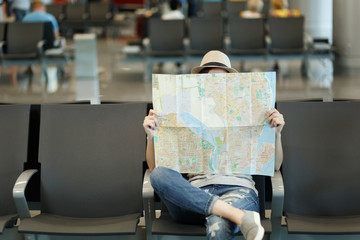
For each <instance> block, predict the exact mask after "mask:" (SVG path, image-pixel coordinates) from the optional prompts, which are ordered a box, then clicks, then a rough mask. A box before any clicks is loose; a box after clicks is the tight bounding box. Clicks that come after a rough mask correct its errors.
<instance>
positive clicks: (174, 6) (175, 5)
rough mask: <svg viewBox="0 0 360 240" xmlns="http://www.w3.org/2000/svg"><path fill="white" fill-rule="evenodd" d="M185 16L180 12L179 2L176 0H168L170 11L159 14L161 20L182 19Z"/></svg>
mask: <svg viewBox="0 0 360 240" xmlns="http://www.w3.org/2000/svg"><path fill="white" fill-rule="evenodd" d="M184 18H185V16H184V14H183V13H182V12H181V3H180V2H179V1H178V0H170V11H168V12H167V13H165V14H163V15H162V16H161V19H162V20H176V19H184Z"/></svg>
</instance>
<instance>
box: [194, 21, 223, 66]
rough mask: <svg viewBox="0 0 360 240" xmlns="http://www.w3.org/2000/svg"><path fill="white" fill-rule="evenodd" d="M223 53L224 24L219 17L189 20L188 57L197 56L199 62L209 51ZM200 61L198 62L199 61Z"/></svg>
mask: <svg viewBox="0 0 360 240" xmlns="http://www.w3.org/2000/svg"><path fill="white" fill-rule="evenodd" d="M214 49H217V50H219V51H224V23H223V19H222V18H221V17H217V18H215V17H212V18H206V17H204V18H202V17H198V18H190V24H189V46H188V49H187V52H188V55H190V56H198V58H197V59H195V61H199V62H200V60H201V58H199V56H201V57H202V56H203V55H204V54H205V53H207V52H208V51H210V50H214ZM199 59H200V60H199Z"/></svg>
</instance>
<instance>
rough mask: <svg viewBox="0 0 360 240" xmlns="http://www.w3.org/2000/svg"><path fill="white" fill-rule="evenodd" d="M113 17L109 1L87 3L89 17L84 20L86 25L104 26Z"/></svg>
mask: <svg viewBox="0 0 360 240" xmlns="http://www.w3.org/2000/svg"><path fill="white" fill-rule="evenodd" d="M112 19H113V14H112V12H111V8H110V4H109V3H100V2H99V3H97V2H91V3H89V18H88V19H87V20H86V24H87V25H88V26H101V27H105V26H106V25H108V24H110V23H111V21H112Z"/></svg>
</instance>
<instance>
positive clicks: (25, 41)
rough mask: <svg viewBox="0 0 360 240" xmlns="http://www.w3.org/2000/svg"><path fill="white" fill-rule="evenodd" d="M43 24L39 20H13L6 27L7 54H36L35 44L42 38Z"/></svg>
mask: <svg viewBox="0 0 360 240" xmlns="http://www.w3.org/2000/svg"><path fill="white" fill-rule="evenodd" d="M43 25H44V23H39V22H14V23H9V24H8V27H7V37H6V39H7V40H6V43H7V44H6V47H7V48H6V49H7V54H37V53H38V48H37V44H38V43H39V42H40V41H41V40H42V38H43Z"/></svg>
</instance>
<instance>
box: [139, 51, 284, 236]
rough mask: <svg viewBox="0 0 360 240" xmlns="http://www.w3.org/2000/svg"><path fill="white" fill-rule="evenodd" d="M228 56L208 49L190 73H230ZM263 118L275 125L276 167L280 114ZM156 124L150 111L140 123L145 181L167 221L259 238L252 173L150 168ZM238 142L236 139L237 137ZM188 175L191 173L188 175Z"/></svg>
mask: <svg viewBox="0 0 360 240" xmlns="http://www.w3.org/2000/svg"><path fill="white" fill-rule="evenodd" d="M234 72H237V71H236V70H235V69H234V68H232V67H231V64H230V60H229V58H228V56H226V55H225V54H224V53H222V52H220V51H210V52H208V53H207V54H205V56H204V57H203V59H202V61H201V65H200V66H199V67H195V68H193V69H192V71H191V73H234ZM266 117H267V122H268V123H270V124H271V127H276V143H275V148H276V149H275V151H276V159H275V170H276V171H278V170H279V169H280V166H281V163H282V158H283V156H282V147H281V131H282V129H283V127H284V125H285V122H284V118H283V115H282V114H280V113H279V112H278V111H277V110H276V109H275V108H273V109H271V110H269V111H268V112H267V113H266ZM158 126H159V121H158V115H157V112H156V111H154V110H150V112H149V115H148V116H147V117H145V119H144V123H143V127H144V129H145V132H146V134H147V148H146V161H147V164H148V166H149V169H150V171H151V175H150V181H151V185H152V186H153V188H154V190H155V192H156V193H157V194H158V195H159V197H160V199H161V200H162V202H163V203H164V204H165V205H166V207H167V209H168V210H169V213H170V215H171V217H172V219H173V220H174V221H176V222H180V223H185V224H205V225H206V232H207V233H206V234H207V239H213V240H215V239H217V240H226V239H234V236H235V234H236V233H238V232H239V231H241V232H242V233H243V235H244V237H245V239H247V240H260V239H262V238H263V235H264V228H263V227H262V226H261V223H260V215H259V213H258V212H259V199H258V196H257V193H256V192H257V191H256V189H255V186H254V181H253V180H252V176H251V175H245V174H233V175H228V174H220V173H207V174H189V177H190V179H189V181H187V180H186V179H185V178H183V177H182V175H181V174H180V173H179V172H176V171H174V170H171V169H169V168H166V167H156V166H155V153H154V135H155V131H156V129H157V128H158ZM239 141H241V140H240V139H239ZM190 175H191V176H190Z"/></svg>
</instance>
